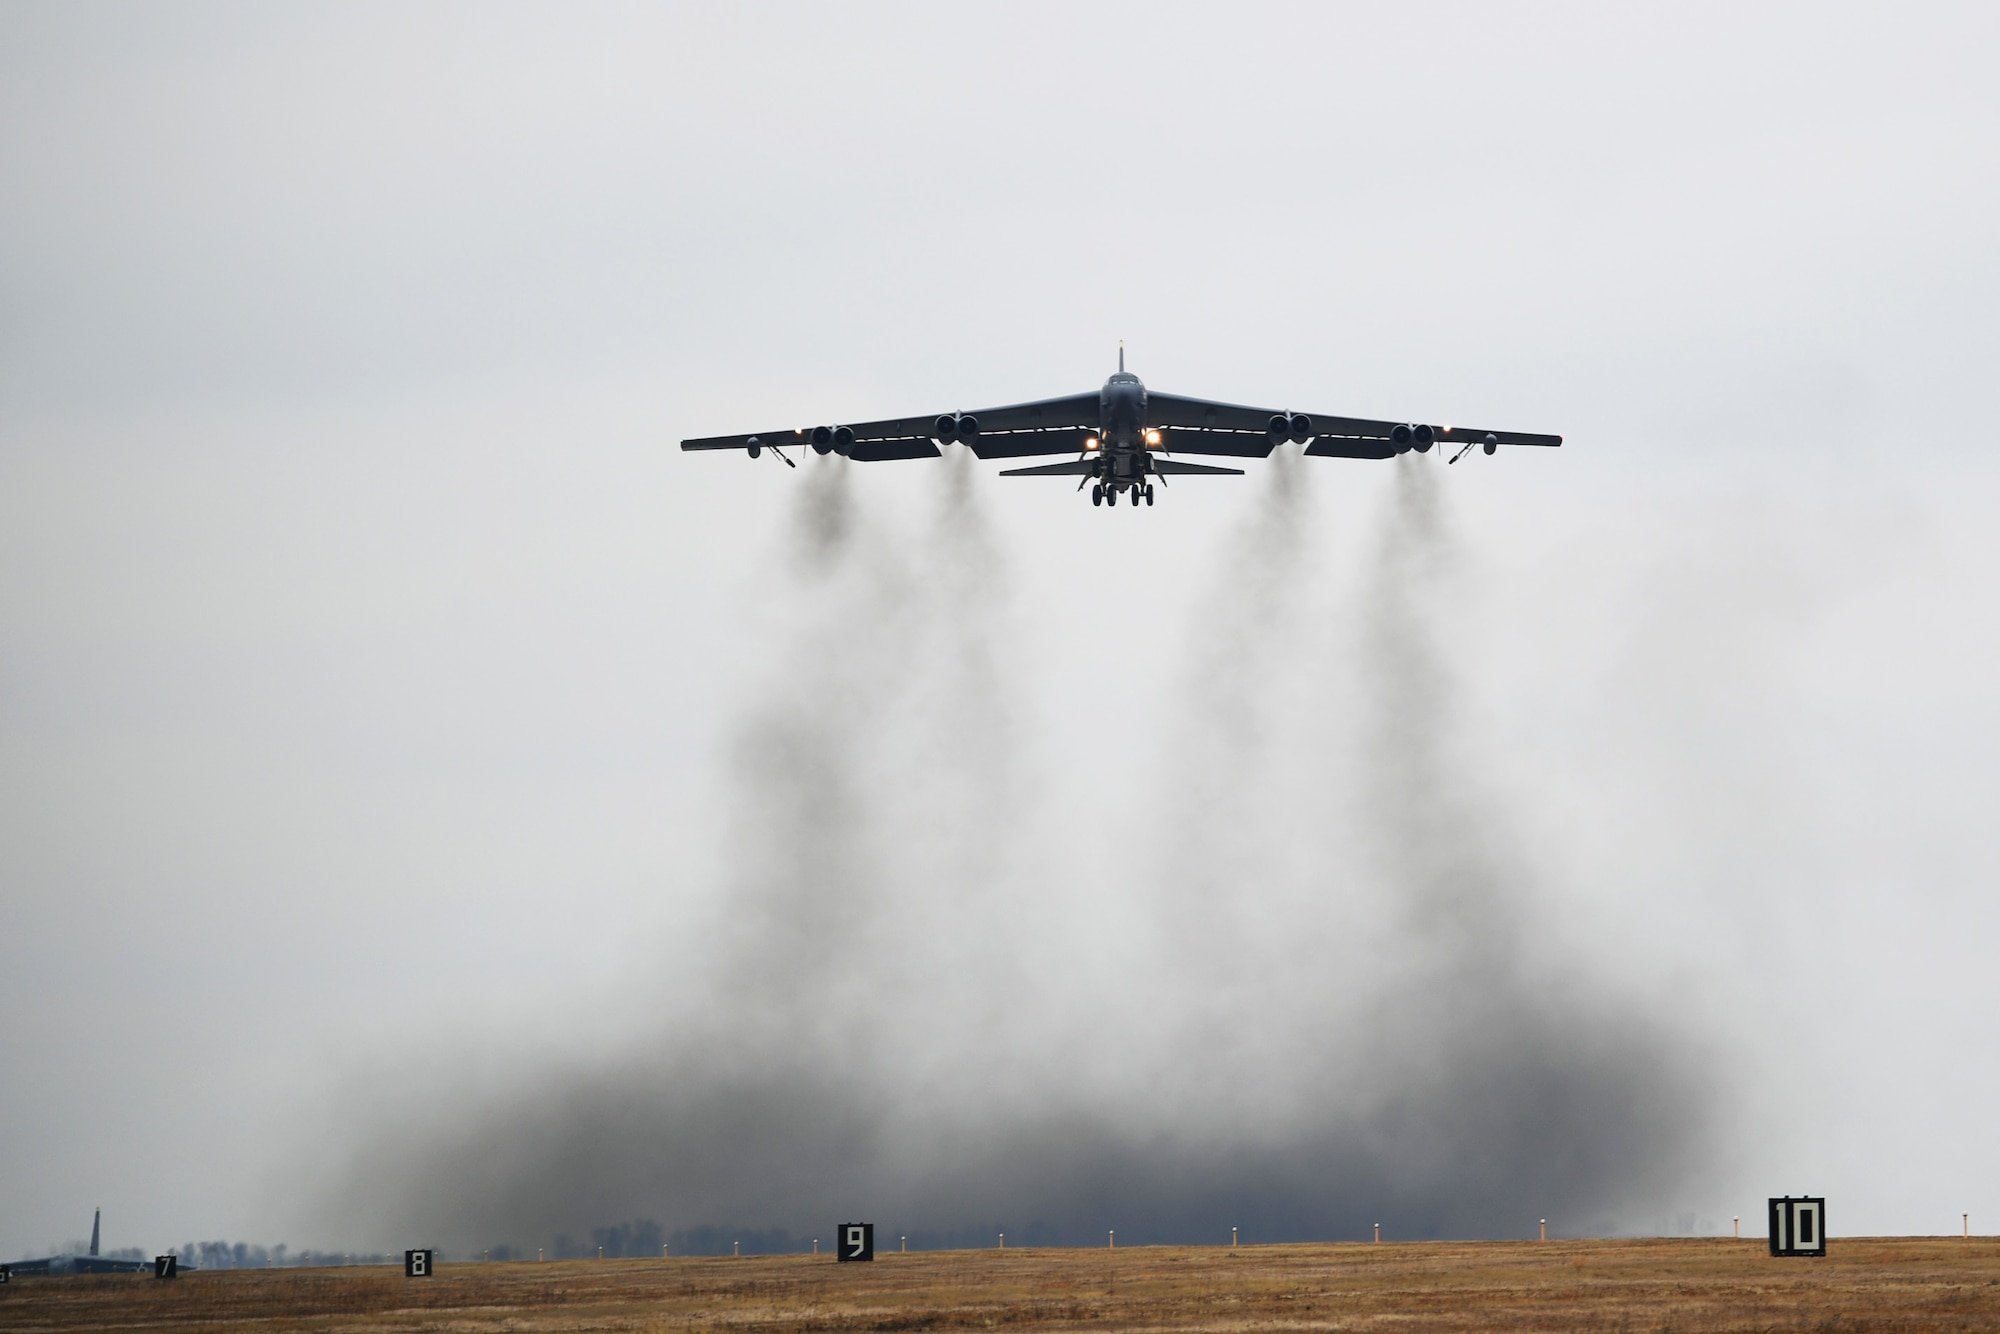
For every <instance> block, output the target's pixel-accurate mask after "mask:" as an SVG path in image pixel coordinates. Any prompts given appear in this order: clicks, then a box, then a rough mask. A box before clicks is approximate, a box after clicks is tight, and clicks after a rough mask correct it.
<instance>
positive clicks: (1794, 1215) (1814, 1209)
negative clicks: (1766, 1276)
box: [1770, 1195, 1826, 1256]
mask: <svg viewBox="0 0 2000 1334" xmlns="http://www.w3.org/2000/svg"><path fill="white" fill-rule="evenodd" d="M1770 1219H1771V1254H1773V1255H1815V1256H1823V1255H1825V1254H1826V1197H1825V1196H1824V1195H1786V1196H1782V1197H1780V1198H1778V1199H1775V1200H1772V1201H1771V1202H1770Z"/></svg>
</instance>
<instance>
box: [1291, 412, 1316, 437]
mask: <svg viewBox="0 0 2000 1334" xmlns="http://www.w3.org/2000/svg"><path fill="white" fill-rule="evenodd" d="M1312 433H1313V419H1312V418H1311V417H1308V416H1306V414H1305V413H1303V412H1294V413H1293V414H1292V439H1293V440H1294V441H1296V442H1298V443H1299V444H1301V445H1303V444H1304V443H1305V442H1306V440H1307V439H1308V438H1309V437H1310V436H1311V435H1312Z"/></svg>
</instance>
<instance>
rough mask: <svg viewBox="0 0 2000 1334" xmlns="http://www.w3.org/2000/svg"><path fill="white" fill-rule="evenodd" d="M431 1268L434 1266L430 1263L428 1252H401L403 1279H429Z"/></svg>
mask: <svg viewBox="0 0 2000 1334" xmlns="http://www.w3.org/2000/svg"><path fill="white" fill-rule="evenodd" d="M433 1268H435V1266H434V1265H433V1264H432V1263H431V1253H430V1252H429V1251H428V1250H423V1251H404V1252H403V1277H404V1278H429V1277H430V1276H431V1270H432V1269H433Z"/></svg>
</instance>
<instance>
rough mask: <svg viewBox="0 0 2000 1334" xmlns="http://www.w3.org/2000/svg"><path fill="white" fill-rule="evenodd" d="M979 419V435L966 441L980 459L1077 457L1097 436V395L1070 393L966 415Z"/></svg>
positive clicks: (983, 409)
mask: <svg viewBox="0 0 2000 1334" xmlns="http://www.w3.org/2000/svg"><path fill="white" fill-rule="evenodd" d="M965 415H966V416H968V417H977V418H978V419H979V434H977V435H975V436H974V437H973V438H972V439H971V440H969V441H967V442H966V443H968V444H969V445H971V446H972V452H973V453H975V454H977V455H978V456H979V457H980V458H982V459H1019V458H1026V457H1028V456H1029V455H1031V454H1080V453H1082V452H1083V442H1084V441H1085V440H1086V439H1088V438H1089V437H1091V436H1093V435H1096V434H1097V427H1098V420H1099V412H1098V402H1097V395H1096V394H1095V393H1089V394H1071V395H1070V396H1069V397H1067V398H1044V399H1041V400H1039V401H1037V402H1034V403H1013V404H1009V405H1008V406H1006V407H1002V408H982V409H980V410H979V411H977V412H968V413H966V414H965Z"/></svg>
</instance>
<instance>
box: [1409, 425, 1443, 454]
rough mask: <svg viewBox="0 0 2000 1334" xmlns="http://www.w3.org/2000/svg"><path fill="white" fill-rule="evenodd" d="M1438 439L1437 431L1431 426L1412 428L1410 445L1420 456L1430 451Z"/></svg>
mask: <svg viewBox="0 0 2000 1334" xmlns="http://www.w3.org/2000/svg"><path fill="white" fill-rule="evenodd" d="M1437 438H1438V437H1437V431H1436V430H1434V429H1433V428H1431V427H1429V426H1412V427H1411V428H1410V445H1411V447H1412V448H1414V449H1415V450H1416V451H1417V453H1419V454H1422V453H1424V452H1425V451H1427V450H1428V449H1430V447H1431V445H1432V444H1433V443H1434V442H1435V441H1436V440H1437Z"/></svg>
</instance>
